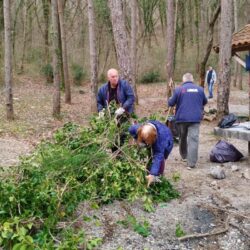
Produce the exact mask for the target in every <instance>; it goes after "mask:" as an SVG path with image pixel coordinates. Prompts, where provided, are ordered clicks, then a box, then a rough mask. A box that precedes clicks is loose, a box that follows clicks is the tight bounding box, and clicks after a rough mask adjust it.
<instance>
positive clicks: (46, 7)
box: [43, 0, 50, 64]
mask: <svg viewBox="0 0 250 250" xmlns="http://www.w3.org/2000/svg"><path fill="white" fill-rule="evenodd" d="M43 17H44V26H45V28H44V57H45V64H48V63H49V61H50V60H49V0H43Z"/></svg>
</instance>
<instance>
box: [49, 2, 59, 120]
mask: <svg viewBox="0 0 250 250" xmlns="http://www.w3.org/2000/svg"><path fill="white" fill-rule="evenodd" d="M51 15H52V29H53V34H52V37H53V75H54V78H53V83H54V92H53V111H52V114H53V116H54V117H56V118H57V117H58V116H59V115H60V109H61V101H60V97H61V93H60V75H59V74H60V73H59V72H60V58H59V32H58V29H59V24H58V9H57V0H51Z"/></svg>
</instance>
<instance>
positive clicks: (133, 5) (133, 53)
mask: <svg viewBox="0 0 250 250" xmlns="http://www.w3.org/2000/svg"><path fill="white" fill-rule="evenodd" d="M136 41H137V0H131V68H132V79H131V80H132V83H134V94H135V102H136V104H138V95H137V88H136V65H137V49H136V48H137V46H136V44H137V43H136Z"/></svg>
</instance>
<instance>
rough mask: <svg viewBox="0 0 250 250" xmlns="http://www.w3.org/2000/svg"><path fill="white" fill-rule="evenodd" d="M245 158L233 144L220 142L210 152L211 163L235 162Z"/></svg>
mask: <svg viewBox="0 0 250 250" xmlns="http://www.w3.org/2000/svg"><path fill="white" fill-rule="evenodd" d="M242 157H243V155H242V153H241V152H240V151H239V150H238V149H237V148H236V147H235V146H234V145H232V144H230V143H228V142H226V141H224V140H220V141H218V142H217V143H216V145H215V146H214V147H213V149H212V150H211V152H210V161H211V162H219V163H224V162H235V161H239V160H240V159H241V158H242Z"/></svg>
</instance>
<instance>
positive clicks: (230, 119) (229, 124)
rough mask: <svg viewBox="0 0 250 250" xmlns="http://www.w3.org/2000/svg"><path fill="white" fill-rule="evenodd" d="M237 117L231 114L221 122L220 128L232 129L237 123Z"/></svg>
mask: <svg viewBox="0 0 250 250" xmlns="http://www.w3.org/2000/svg"><path fill="white" fill-rule="evenodd" d="M237 119H238V118H237V116H236V115H235V114H233V113H230V114H228V115H226V116H224V117H223V118H222V119H221V120H220V122H219V123H218V127H220V128H230V127H232V126H233V124H234V123H235V122H236V121H237Z"/></svg>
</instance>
